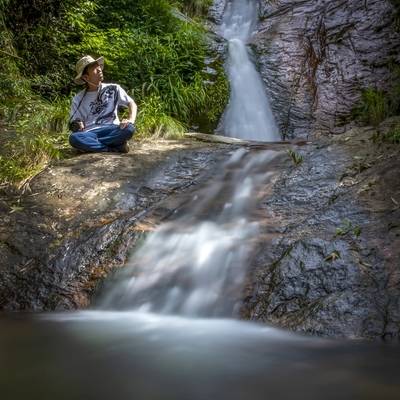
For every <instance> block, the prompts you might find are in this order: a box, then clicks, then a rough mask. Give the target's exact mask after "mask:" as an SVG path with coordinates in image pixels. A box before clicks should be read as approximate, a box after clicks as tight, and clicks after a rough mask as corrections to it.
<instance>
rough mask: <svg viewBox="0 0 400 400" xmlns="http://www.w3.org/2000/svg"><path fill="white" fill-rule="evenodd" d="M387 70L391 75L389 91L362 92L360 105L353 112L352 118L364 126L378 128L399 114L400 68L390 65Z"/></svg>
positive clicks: (368, 90)
mask: <svg viewBox="0 0 400 400" xmlns="http://www.w3.org/2000/svg"><path fill="white" fill-rule="evenodd" d="M389 68H390V70H391V75H392V87H391V88H390V90H388V91H386V92H385V91H383V90H378V89H373V88H367V89H365V90H363V91H362V93H361V100H360V103H359V105H358V106H357V107H355V109H354V110H353V116H354V117H355V118H357V119H359V120H360V121H361V122H362V123H364V124H366V125H373V126H378V125H379V124H380V123H381V122H382V121H383V120H385V119H386V118H388V117H391V116H393V115H398V114H399V113H400V66H399V65H398V64H396V63H392V64H391V65H389Z"/></svg>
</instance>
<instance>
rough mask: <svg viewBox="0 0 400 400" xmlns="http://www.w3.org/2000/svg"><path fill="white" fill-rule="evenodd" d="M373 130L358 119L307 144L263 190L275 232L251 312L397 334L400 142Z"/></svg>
mask: <svg viewBox="0 0 400 400" xmlns="http://www.w3.org/2000/svg"><path fill="white" fill-rule="evenodd" d="M389 122H390V121H389ZM389 125H390V124H389ZM386 128H387V127H386V126H385V124H383V125H382V128H381V129H382V130H383V131H384V130H385V129H386ZM374 133H376V132H375V131H374V129H371V128H355V129H353V130H351V131H349V132H347V133H346V134H344V135H340V136H336V137H332V138H324V139H321V140H319V141H317V142H315V143H314V144H312V145H310V146H306V147H303V148H302V149H301V150H300V151H299V153H300V154H301V155H302V156H303V162H302V163H301V164H299V165H298V166H294V165H293V164H292V166H291V167H289V169H288V170H287V171H286V172H284V173H283V174H282V175H281V177H280V178H279V179H278V180H277V181H276V184H275V186H274V188H273V190H272V192H271V193H269V194H268V195H267V196H265V198H264V201H263V202H262V206H261V210H262V215H263V217H262V218H263V219H264V221H265V223H264V225H265V237H270V240H264V241H263V242H262V243H260V250H259V253H258V255H257V257H256V259H255V261H254V268H255V269H254V275H253V277H252V280H251V281H249V283H248V290H247V299H246V303H245V307H244V310H243V316H244V317H245V318H250V319H253V320H261V321H264V322H269V323H272V324H275V325H277V326H280V327H284V328H288V329H291V330H295V331H300V332H306V333H310V334H316V335H322V336H333V337H351V338H361V337H362V338H377V337H381V338H384V339H391V338H397V339H398V338H399V336H400V335H399V334H400V267H399V266H400V184H399V180H398V171H399V168H400V157H399V156H400V148H399V146H398V145H387V144H374V143H373V142H372V141H371V137H372V136H373V134H374Z"/></svg>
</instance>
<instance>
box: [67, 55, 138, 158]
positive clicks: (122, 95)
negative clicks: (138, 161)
mask: <svg viewBox="0 0 400 400" xmlns="http://www.w3.org/2000/svg"><path fill="white" fill-rule="evenodd" d="M103 67H104V58H103V57H100V58H98V59H94V58H93V57H91V56H84V57H82V58H81V59H80V60H79V61H78V62H77V63H76V72H77V75H76V77H75V79H74V82H75V83H76V84H78V85H85V86H86V87H85V89H84V90H82V91H80V92H79V93H78V94H77V95H76V96H75V97H74V99H73V100H72V106H71V114H70V129H71V131H72V132H71V135H70V137H69V142H70V144H71V146H72V147H75V148H76V149H78V150H81V151H84V152H107V151H111V152H120V153H127V152H128V151H129V147H128V143H127V141H128V140H129V139H130V138H131V137H132V136H133V133H134V132H135V126H134V123H135V119H136V113H137V106H136V104H135V102H134V101H133V99H132V98H131V97H129V96H128V94H127V93H126V92H125V90H124V89H122V87H121V86H119V85H117V84H114V83H102V82H103ZM120 106H125V107H128V110H129V115H128V118H127V119H123V120H122V121H121V122H120V121H119V118H118V107H120Z"/></svg>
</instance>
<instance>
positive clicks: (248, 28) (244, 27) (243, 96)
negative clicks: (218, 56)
mask: <svg viewBox="0 0 400 400" xmlns="http://www.w3.org/2000/svg"><path fill="white" fill-rule="evenodd" d="M256 3H257V2H256V1H254V0H232V1H229V2H228V4H227V7H226V10H225V14H224V18H223V22H222V25H221V28H220V33H221V36H223V37H224V38H225V39H226V40H227V41H228V60H227V66H226V68H227V74H228V78H229V82H230V87H231V93H230V99H229V103H228V106H227V108H226V110H225V112H224V114H223V116H222V120H221V122H220V127H219V130H220V131H221V132H222V133H223V134H224V135H225V136H231V137H235V138H240V139H246V140H257V141H276V140H280V136H279V131H278V128H277V125H276V123H275V121H274V117H273V114H272V111H271V107H270V104H269V101H268V98H267V95H266V92H265V87H264V83H263V81H262V79H261V76H260V74H259V73H258V71H257V70H256V68H255V66H254V64H253V62H252V60H251V57H250V54H249V49H248V48H247V46H246V44H247V42H248V41H249V39H250V38H251V34H252V31H253V29H254V26H255V23H256V21H257V4H256Z"/></svg>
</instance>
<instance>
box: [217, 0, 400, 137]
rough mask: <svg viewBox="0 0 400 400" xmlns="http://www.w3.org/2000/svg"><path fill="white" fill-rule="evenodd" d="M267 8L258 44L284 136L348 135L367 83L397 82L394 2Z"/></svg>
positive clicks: (321, 1)
mask: <svg viewBox="0 0 400 400" xmlns="http://www.w3.org/2000/svg"><path fill="white" fill-rule="evenodd" d="M221 3H223V2H221V1H218V2H216V6H215V10H213V12H214V14H215V15H216V17H215V18H214V19H216V20H218V18H217V17H218V15H219V14H218V10H219V9H220V8H221ZM260 12H261V20H260V23H259V26H258V29H257V32H256V34H255V36H254V37H253V44H254V48H255V51H256V54H257V58H258V61H259V68H260V71H261V74H262V77H263V79H264V81H265V83H266V86H267V91H268V94H269V97H270V99H271V106H272V109H273V112H274V115H275V118H276V120H277V123H278V124H279V126H280V129H281V133H282V134H283V135H284V136H286V137H305V136H307V135H309V134H310V133H313V132H314V133H315V132H320V131H325V132H336V133H342V132H344V131H345V126H346V124H347V123H348V121H349V116H350V114H351V110H352V109H353V107H354V105H355V104H356V103H357V102H358V101H359V99H360V96H361V89H362V88H367V87H372V88H378V89H388V88H390V86H391V83H392V82H391V73H390V66H391V64H392V63H393V62H397V63H398V62H399V61H400V58H399V54H400V35H399V34H398V33H396V31H395V29H394V26H393V21H394V9H393V5H392V4H391V2H390V1H389V0H366V1H360V0H350V1H348V0H346V1H343V0H333V1H327V0H302V1H298V0H296V1H294V0H278V1H261V10H260Z"/></svg>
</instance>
